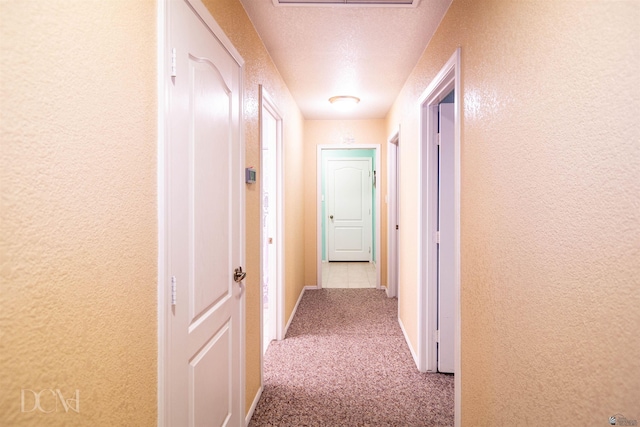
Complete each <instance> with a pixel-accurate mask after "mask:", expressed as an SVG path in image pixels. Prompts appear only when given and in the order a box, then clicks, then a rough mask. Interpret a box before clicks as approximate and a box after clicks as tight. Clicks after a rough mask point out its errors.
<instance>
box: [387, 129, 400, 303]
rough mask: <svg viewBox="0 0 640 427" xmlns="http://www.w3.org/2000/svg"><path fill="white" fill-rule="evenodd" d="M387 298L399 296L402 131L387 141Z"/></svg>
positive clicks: (398, 131)
mask: <svg viewBox="0 0 640 427" xmlns="http://www.w3.org/2000/svg"><path fill="white" fill-rule="evenodd" d="M387 141H388V142H387V195H388V196H387V296H388V297H389V298H393V297H397V296H398V292H399V290H398V278H399V249H400V248H399V245H398V242H399V239H398V237H399V232H398V230H396V226H398V225H399V221H400V215H399V206H400V191H399V188H400V182H399V181H400V179H399V178H400V175H399V174H398V172H399V168H398V165H399V164H400V162H399V155H400V129H398V130H397V131H396V132H394V133H393V135H392V136H391V137H389V138H388V139H387Z"/></svg>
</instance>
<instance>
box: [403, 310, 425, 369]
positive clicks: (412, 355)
mask: <svg viewBox="0 0 640 427" xmlns="http://www.w3.org/2000/svg"><path fill="white" fill-rule="evenodd" d="M398 323H399V324H400V329H402V334H403V335H404V340H405V341H406V342H407V345H408V346H409V351H410V352H411V357H413V362H414V363H415V364H416V368H418V369H419V368H420V364H419V363H418V355H417V354H416V352H415V350H414V349H413V347H412V346H411V341H409V336H408V335H407V331H406V330H405V329H404V325H403V324H402V320H400V317H398Z"/></svg>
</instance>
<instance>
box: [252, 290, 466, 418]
mask: <svg viewBox="0 0 640 427" xmlns="http://www.w3.org/2000/svg"><path fill="white" fill-rule="evenodd" d="M397 312H398V305H397V300H396V299H391V298H387V297H386V295H385V293H384V291H380V290H376V289H323V290H311V291H307V292H305V294H304V295H303V297H302V300H301V301H300V305H299V307H298V311H297V313H296V316H295V318H294V319H293V321H292V323H291V326H290V327H289V331H288V333H287V336H286V338H285V339H284V340H282V341H273V342H272V343H271V345H270V346H269V349H268V350H267V352H266V354H265V384H264V390H263V393H262V397H261V399H260V402H259V403H258V405H257V407H256V410H255V412H254V414H253V417H252V419H251V422H250V424H249V426H250V427H258V426H323V427H324V426H372V427H373V426H394V427H395V426H451V425H453V421H454V419H453V412H454V409H453V400H454V397H453V396H454V393H453V375H447V374H426V373H420V372H418V370H417V369H416V367H415V364H414V362H413V359H412V357H411V354H410V352H409V349H408V347H407V344H406V342H405V340H404V337H403V335H402V331H401V329H400V326H399V325H398V321H397Z"/></svg>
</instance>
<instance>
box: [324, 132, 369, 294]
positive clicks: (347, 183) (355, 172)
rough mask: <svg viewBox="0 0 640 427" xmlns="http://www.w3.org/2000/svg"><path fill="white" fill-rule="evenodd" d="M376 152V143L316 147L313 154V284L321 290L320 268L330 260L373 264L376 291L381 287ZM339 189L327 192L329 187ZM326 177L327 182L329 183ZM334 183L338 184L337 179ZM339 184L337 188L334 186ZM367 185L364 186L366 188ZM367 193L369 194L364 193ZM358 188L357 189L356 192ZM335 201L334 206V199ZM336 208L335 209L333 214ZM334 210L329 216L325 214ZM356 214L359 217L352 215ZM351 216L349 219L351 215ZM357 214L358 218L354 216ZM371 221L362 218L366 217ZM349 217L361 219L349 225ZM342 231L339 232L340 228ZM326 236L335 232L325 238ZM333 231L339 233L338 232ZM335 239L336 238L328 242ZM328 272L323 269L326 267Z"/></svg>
mask: <svg viewBox="0 0 640 427" xmlns="http://www.w3.org/2000/svg"><path fill="white" fill-rule="evenodd" d="M379 165H380V152H379V146H378V145H377V144H348V145H347V144H344V145H342V144H340V145H337V144H336V145H319V146H318V150H317V195H318V198H317V218H318V219H317V244H318V247H317V254H318V255H317V280H318V282H317V283H318V288H322V286H323V284H324V283H323V279H326V277H324V278H323V264H324V263H327V262H329V261H364V262H370V263H373V264H374V266H375V287H376V288H377V289H380V265H379V264H380V263H379V262H378V259H379V253H380V250H379V248H380V215H379V212H380V197H379V185H377V182H376V181H377V175H378V173H377V169H378V168H379ZM328 174H334V175H333V180H334V181H333V185H334V186H335V187H337V188H338V191H337V192H334V194H331V191H328V192H325V186H326V185H327V183H329V185H330V186H331V185H332V184H331V182H330V180H331V177H327V175H328ZM327 178H329V179H327ZM336 180H337V181H336ZM336 182H339V183H340V185H339V186H336V185H335V183H336ZM367 185H368V186H367ZM367 189H368V190H367ZM356 190H357V191H356ZM367 192H368V195H369V196H370V198H368V199H365V197H362V198H358V200H357V203H355V202H354V199H350V201H349V202H348V203H345V204H341V203H342V202H341V201H340V200H341V199H344V198H348V195H349V194H356V193H357V194H363V195H364V196H366V194H365V193H367ZM335 197H337V203H338V204H337V205H336V199H335ZM336 206H337V207H338V210H335V208H336ZM330 209H331V210H332V212H329V210H330ZM356 214H358V215H356ZM350 216H351V217H353V218H349V217H350ZM356 216H358V218H355V217H356ZM366 216H368V217H369V218H368V219H367V218H360V217H366ZM348 219H362V220H363V221H362V222H358V221H354V222H349V221H347V220H348ZM341 227H342V228H341ZM329 233H334V234H333V235H331V236H329V235H328V234H329ZM336 233H337V234H336ZM331 239H335V240H333V241H332V240H331ZM325 271H326V269H325Z"/></svg>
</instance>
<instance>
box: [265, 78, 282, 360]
mask: <svg viewBox="0 0 640 427" xmlns="http://www.w3.org/2000/svg"><path fill="white" fill-rule="evenodd" d="M259 89H260V116H259V120H260V149H261V156H260V158H261V161H260V163H261V164H260V205H261V206H260V207H261V209H260V212H261V218H260V225H261V227H260V235H261V250H260V258H261V259H260V279H261V280H260V283H261V289H262V293H261V295H262V305H261V307H262V309H261V328H262V334H261V336H262V343H261V348H262V351H261V354H264V353H265V352H266V351H267V348H268V346H269V343H270V342H271V341H273V340H280V339H282V331H283V325H282V323H283V312H282V310H283V306H284V304H283V297H284V292H283V286H282V281H283V256H282V250H283V249H282V247H283V233H282V230H283V227H282V221H283V193H284V192H283V191H282V182H283V179H282V165H283V163H282V114H280V112H279V110H278V108H277V107H276V105H275V102H274V101H273V98H272V97H271V96H270V95H269V93H268V92H267V91H266V90H265V89H264V88H263V87H262V85H260V87H259Z"/></svg>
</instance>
